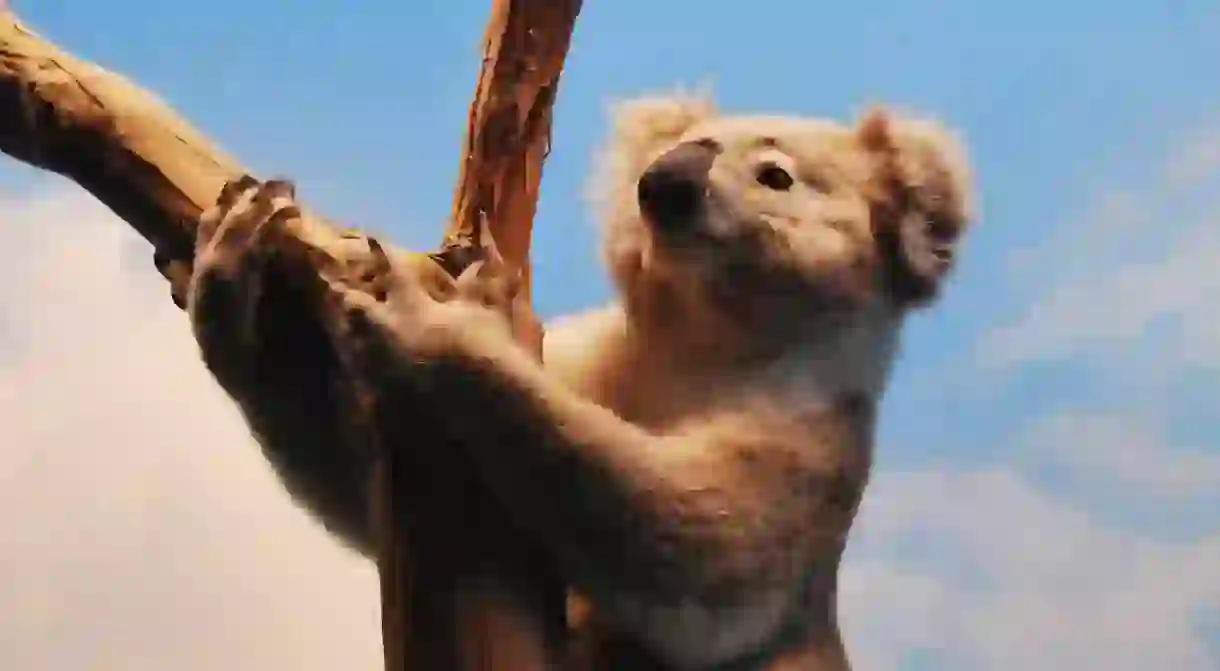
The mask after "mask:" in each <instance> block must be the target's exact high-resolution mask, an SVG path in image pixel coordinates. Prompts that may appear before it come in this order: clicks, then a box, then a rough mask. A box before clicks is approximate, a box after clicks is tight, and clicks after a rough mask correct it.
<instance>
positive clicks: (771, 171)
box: [756, 163, 794, 191]
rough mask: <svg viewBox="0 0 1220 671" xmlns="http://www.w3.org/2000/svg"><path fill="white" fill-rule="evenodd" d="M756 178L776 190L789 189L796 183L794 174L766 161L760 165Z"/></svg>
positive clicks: (760, 182)
mask: <svg viewBox="0 0 1220 671" xmlns="http://www.w3.org/2000/svg"><path fill="white" fill-rule="evenodd" d="M756 179H757V180H758V183H759V184H762V185H763V186H765V187H767V188H768V189H773V190H775V191H787V190H788V189H791V188H792V184H793V183H794V180H793V179H792V175H789V174H788V171H787V170H784V169H783V168H781V167H779V166H778V165H775V164H774V163H764V164H763V165H761V166H759V168H758V176H757V177H756Z"/></svg>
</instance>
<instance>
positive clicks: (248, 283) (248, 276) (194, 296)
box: [187, 175, 301, 354]
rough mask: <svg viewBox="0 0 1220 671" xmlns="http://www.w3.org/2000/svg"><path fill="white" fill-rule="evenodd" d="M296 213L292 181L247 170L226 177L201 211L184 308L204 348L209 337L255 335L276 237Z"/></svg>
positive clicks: (242, 338) (246, 338) (298, 213)
mask: <svg viewBox="0 0 1220 671" xmlns="http://www.w3.org/2000/svg"><path fill="white" fill-rule="evenodd" d="M300 216H301V210H300V208H299V207H298V206H297V203H296V195H295V188H294V187H293V185H292V183H291V182H288V181H286V180H282V179H272V180H268V181H266V182H260V181H258V180H257V179H255V178H253V177H251V176H250V175H242V176H241V177H239V178H236V179H233V180H230V181H229V182H227V183H226V184H225V185H224V187H223V188H222V189H221V191H220V195H219V196H218V197H217V199H216V203H215V205H213V206H212V207H211V208H209V209H207V210H206V211H204V213H203V214H202V215H201V216H200V218H199V227H198V229H197V233H196V245H195V263H194V268H193V271H192V275H191V282H190V288H189V291H188V294H187V310H188V312H189V314H190V315H191V321H192V323H193V324H194V325H195V328H196V335H197V336H198V337H199V338H200V340H201V342H202V343H203V344H204V345H205V350H206V349H207V342H208V341H216V340H229V341H233V340H234V339H236V340H237V341H242V342H249V341H252V340H253V338H254V336H255V334H254V333H253V332H252V329H253V328H254V325H255V324H256V323H257V321H256V319H255V314H254V313H255V311H256V309H257V308H258V305H259V300H260V298H261V296H262V292H263V288H264V280H265V272H266V268H267V263H268V261H269V260H270V259H271V257H272V256H273V255H274V253H275V241H277V240H279V239H280V238H281V236H282V234H283V232H284V230H285V228H286V227H287V225H288V224H289V223H290V222H291V221H293V220H295V219H298V218H300ZM205 354H206V351H205Z"/></svg>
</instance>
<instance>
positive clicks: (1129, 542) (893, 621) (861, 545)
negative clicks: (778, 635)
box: [842, 469, 1220, 671]
mask: <svg viewBox="0 0 1220 671" xmlns="http://www.w3.org/2000/svg"><path fill="white" fill-rule="evenodd" d="M864 518H865V520H867V522H866V523H865V524H864V525H862V528H861V533H860V534H858V536H857V537H856V538H854V539H853V549H852V554H851V557H852V559H851V561H850V562H849V563H848V566H847V568H846V570H845V571H844V575H843V588H842V608H843V617H844V621H845V628H846V630H847V633H848V637H849V639H850V641H851V643H852V648H853V650H854V651H855V652H856V654H857V655H858V657H859V659H860V662H861V665H860V668H862V669H894V668H919V669H924V668H927V669H938V670H944V671H956V670H958V669H961V670H962V671H965V670H968V669H969V670H973V669H987V670H989V671H1007V670H1010V669H1011V670H1012V671H1018V670H1020V671H1025V670H1027V669H1048V670H1059V669H1062V670H1063V671H1068V670H1069V669H1083V668H1094V669H1109V670H1112V671H1125V670H1128V669H1129V670H1131V671H1137V670H1143V669H1149V668H1165V669H1183V670H1185V669H1190V670H1192V671H1193V670H1196V669H1197V670H1199V671H1202V670H1203V669H1209V668H1213V667H1214V666H1215V663H1216V661H1217V658H1216V656H1215V654H1216V653H1215V651H1214V650H1211V649H1209V647H1208V646H1209V643H1208V640H1207V637H1206V635H1205V634H1204V632H1202V631H1201V629H1200V624H1201V620H1200V618H1201V617H1202V616H1203V615H1204V614H1207V613H1210V614H1211V615H1212V616H1213V617H1214V616H1216V615H1217V614H1218V613H1220V529H1218V530H1217V531H1216V532H1215V533H1213V534H1211V535H1208V536H1204V537H1201V538H1198V539H1195V540H1193V541H1190V542H1182V543H1168V542H1158V541H1154V540H1150V539H1149V538H1147V537H1145V536H1143V535H1141V534H1140V533H1138V532H1135V531H1131V530H1127V529H1123V528H1118V527H1114V526H1110V525H1105V524H1102V523H1100V522H1098V521H1097V520H1095V519H1093V517H1092V516H1091V515H1090V513H1089V511H1088V510H1087V509H1084V508H1081V507H1077V506H1074V505H1072V504H1071V503H1069V502H1067V501H1065V500H1061V499H1058V498H1057V497H1055V496H1054V495H1052V494H1051V493H1050V492H1049V491H1048V490H1047V489H1046V488H1045V487H1043V486H1040V485H1038V484H1036V483H1035V482H1033V481H1032V480H1031V479H1029V478H1028V477H1025V476H1023V475H1020V474H1019V473H1017V472H1015V471H1014V470H1012V469H995V470H983V471H974V472H968V471H959V470H955V469H944V470H928V471H923V472H915V473H905V474H898V473H890V474H885V475H883V476H882V477H880V478H879V479H878V481H877V482H876V483H875V486H874V487H873V488H872V490H871V491H870V496H869V499H868V501H867V503H866V504H865V511H864ZM920 661H922V662H923V664H922V665H921V664H919V662H920Z"/></svg>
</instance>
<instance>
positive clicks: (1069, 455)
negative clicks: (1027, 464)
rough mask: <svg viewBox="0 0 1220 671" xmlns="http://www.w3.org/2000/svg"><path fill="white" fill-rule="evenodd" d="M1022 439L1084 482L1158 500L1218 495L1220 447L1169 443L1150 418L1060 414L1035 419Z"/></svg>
mask: <svg viewBox="0 0 1220 671" xmlns="http://www.w3.org/2000/svg"><path fill="white" fill-rule="evenodd" d="M1024 443H1025V444H1026V446H1027V447H1028V448H1029V449H1030V450H1032V451H1035V452H1036V453H1037V455H1038V456H1039V457H1041V458H1043V459H1045V460H1047V461H1049V462H1052V463H1055V464H1058V465H1061V466H1063V467H1066V468H1067V469H1068V470H1069V471H1071V472H1073V474H1075V475H1077V476H1078V477H1079V478H1080V479H1081V480H1082V481H1084V482H1092V483H1097V482H1098V481H1101V482H1103V483H1106V484H1112V485H1116V486H1118V487H1124V488H1129V489H1128V491H1135V492H1139V493H1140V494H1141V495H1142V496H1145V497H1147V496H1151V497H1154V498H1158V499H1161V500H1174V499H1177V500H1182V499H1186V500H1189V499H1192V498H1194V497H1200V496H1208V495H1210V496H1213V497H1220V451H1217V450H1215V449H1214V448H1213V449H1212V450H1210V451H1209V450H1207V449H1205V448H1204V447H1180V446H1171V445H1168V444H1167V441H1166V440H1165V438H1164V437H1163V436H1162V435H1160V432H1159V431H1157V429H1156V427H1154V426H1152V425H1151V418H1150V417H1148V416H1139V415H1136V416H1130V415H1128V416H1119V415H1117V414H1112V413H1087V412H1070V413H1063V414H1060V415H1055V416H1052V417H1049V418H1047V419H1046V420H1044V421H1041V422H1038V423H1035V424H1034V426H1033V428H1032V429H1031V431H1030V432H1029V435H1028V437H1027V438H1026V439H1025V440H1024ZM1218 500H1220V498H1218ZM1218 521H1220V520H1218Z"/></svg>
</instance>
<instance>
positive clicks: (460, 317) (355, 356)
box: [331, 238, 520, 376]
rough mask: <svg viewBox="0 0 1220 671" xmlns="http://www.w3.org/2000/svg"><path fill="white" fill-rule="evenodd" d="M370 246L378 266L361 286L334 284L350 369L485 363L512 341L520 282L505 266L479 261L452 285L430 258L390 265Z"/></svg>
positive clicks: (377, 370)
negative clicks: (488, 350)
mask: <svg viewBox="0 0 1220 671" xmlns="http://www.w3.org/2000/svg"><path fill="white" fill-rule="evenodd" d="M369 247H370V252H371V255H372V257H373V258H374V259H380V260H378V261H376V262H374V263H372V264H370V267H369V270H368V271H367V272H366V273H364V274H363V275H362V276H361V278H360V280H359V281H358V282H352V281H347V282H344V283H342V284H332V292H331V297H332V298H331V302H332V307H333V310H334V313H335V314H339V315H341V319H342V320H343V321H344V322H345V323H346V324H347V331H348V333H349V334H350V336H351V337H350V338H348V339H347V340H348V342H350V343H351V346H350V348H349V352H348V355H349V356H348V359H349V363H351V364H352V365H355V366H356V367H358V368H359V369H361V372H362V373H363V374H365V375H373V376H378V375H383V374H385V373H387V372H389V371H395V370H397V371H400V372H402V371H406V370H414V369H416V368H418V364H420V363H426V362H428V361H429V360H436V359H451V358H454V357H457V358H462V357H464V356H465V357H469V356H479V355H480V354H481V353H485V347H486V346H495V345H496V344H497V343H498V342H504V343H507V342H509V341H510V340H511V331H510V328H509V326H510V319H511V315H512V311H513V305H514V301H515V298H516V296H517V288H518V287H519V286H520V281H519V279H518V276H517V275H516V274H515V273H510V272H508V271H507V269H506V268H505V266H504V265H503V264H501V263H499V262H477V263H475V264H473V265H471V266H470V267H469V268H468V269H467V270H466V271H465V272H463V273H462V274H461V275H460V276H459V277H458V278H457V279H456V280H452V279H449V276H448V275H447V274H446V273H445V271H444V270H442V269H441V268H440V267H439V266H437V265H436V264H435V263H434V262H432V261H431V260H429V259H428V258H427V257H426V256H423V255H416V256H414V257H411V258H409V259H404V258H390V257H389V256H387V255H386V254H385V251H384V250H383V249H382V247H381V245H380V244H378V243H377V241H376V240H373V239H371V238H370V239H369ZM502 336H503V337H502Z"/></svg>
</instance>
